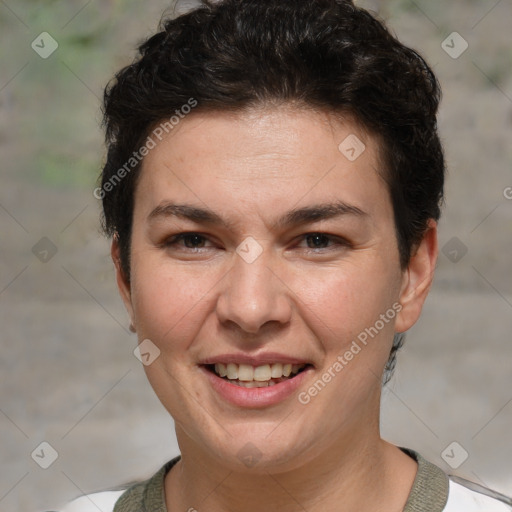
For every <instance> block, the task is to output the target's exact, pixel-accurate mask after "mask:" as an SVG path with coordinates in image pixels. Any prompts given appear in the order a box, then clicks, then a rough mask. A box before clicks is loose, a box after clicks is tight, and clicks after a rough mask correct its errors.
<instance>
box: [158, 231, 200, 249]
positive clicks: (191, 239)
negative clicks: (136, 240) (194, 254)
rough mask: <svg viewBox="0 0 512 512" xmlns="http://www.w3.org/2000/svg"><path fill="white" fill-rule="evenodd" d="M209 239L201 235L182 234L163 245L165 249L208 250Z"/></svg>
mask: <svg viewBox="0 0 512 512" xmlns="http://www.w3.org/2000/svg"><path fill="white" fill-rule="evenodd" d="M207 242H208V239H207V238H206V237H204V236H203V235H201V234H199V233H180V234H179V235H174V236H172V237H171V238H169V239H167V240H166V241H165V242H164V243H163V244H162V245H163V246H164V247H181V248H186V249H192V250H197V249H206V248H207V247H205V244H206V243H207Z"/></svg>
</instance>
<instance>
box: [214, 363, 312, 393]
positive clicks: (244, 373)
mask: <svg viewBox="0 0 512 512" xmlns="http://www.w3.org/2000/svg"><path fill="white" fill-rule="evenodd" d="M305 366H306V365H305V364H290V363H287V364H282V363H274V364H263V365H261V366H256V367H254V366H251V365H250V364H240V365H238V364H234V363H228V364H223V363H217V364H216V365H215V373H216V374H217V375H219V376H220V377H227V378H228V379H229V380H238V383H239V384H240V385H241V386H243V387H264V386H263V384H262V385H260V383H266V384H265V385H269V386H272V385H275V382H272V380H271V379H280V378H281V377H289V376H290V375H291V374H296V373H297V372H298V371H299V370H301V369H302V368H304V367H305Z"/></svg>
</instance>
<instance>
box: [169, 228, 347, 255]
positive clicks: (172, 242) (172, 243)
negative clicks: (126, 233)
mask: <svg viewBox="0 0 512 512" xmlns="http://www.w3.org/2000/svg"><path fill="white" fill-rule="evenodd" d="M190 237H199V238H200V239H201V240H202V241H203V242H204V241H208V238H207V237H206V236H204V235H202V234H201V233H196V232H194V231H190V232H184V233H179V234H177V235H174V236H172V237H170V238H169V239H167V240H166V241H164V242H163V244H162V246H163V247H166V248H169V247H176V246H178V244H179V242H182V241H185V240H187V239H190ZM308 237H322V238H323V239H327V240H328V241H330V242H334V244H336V245H338V246H342V247H351V244H350V242H348V240H346V239H344V238H341V237H339V236H334V235H329V234H327V233H322V232H316V231H313V232H311V233H305V234H303V235H302V236H301V238H302V239H303V240H305V239H307V238H308ZM181 247H182V248H183V249H189V250H191V251H192V252H195V253H197V252H202V251H201V249H205V250H207V249H208V247H184V246H181ZM306 249H307V250H308V251H312V252H318V251H319V250H320V251H323V250H332V249H333V246H330V247H307V248H306Z"/></svg>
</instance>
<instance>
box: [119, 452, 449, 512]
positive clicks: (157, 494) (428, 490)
mask: <svg viewBox="0 0 512 512" xmlns="http://www.w3.org/2000/svg"><path fill="white" fill-rule="evenodd" d="M401 450H402V451H403V452H404V453H406V454H407V455H409V456H410V457H412V458H413V459H414V460H415V461H416V462H417V463H418V472H417V474H416V478H415V479H414V483H413V486H412V488H411V492H410V494H409V498H408V500H407V503H406V504H405V508H404V510H403V512H442V511H443V510H444V507H445V505H446V502H447V500H448V486H449V481H448V477H447V475H446V474H445V473H444V471H443V470H442V469H440V468H438V467H437V466H435V465H434V464H432V463H430V462H428V461H427V460H425V459H424V458H423V457H422V456H421V455H419V454H418V453H417V452H415V451H413V450H409V449H407V448H401ZM180 458H181V456H180V455H178V456H177V457H175V458H174V459H172V460H171V461H169V462H167V464H165V465H164V466H163V467H162V468H161V469H160V470H159V471H158V472H157V473H155V475H153V476H152V477H151V478H150V479H149V480H146V481H144V482H140V483H138V484H135V485H134V486H132V487H130V488H129V489H128V490H127V491H126V492H125V493H124V494H123V495H122V496H121V497H120V498H119V500H118V501H117V503H116V505H115V507H114V512H167V509H166V507H165V493H164V481H165V475H167V473H168V472H169V471H170V470H171V468H172V467H173V466H174V465H175V464H176V463H177V462H178V461H179V460H180Z"/></svg>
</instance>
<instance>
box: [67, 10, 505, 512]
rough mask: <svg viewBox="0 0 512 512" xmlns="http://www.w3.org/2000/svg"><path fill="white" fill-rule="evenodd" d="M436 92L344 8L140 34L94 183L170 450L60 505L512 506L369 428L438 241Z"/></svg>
mask: <svg viewBox="0 0 512 512" xmlns="http://www.w3.org/2000/svg"><path fill="white" fill-rule="evenodd" d="M439 97H440V90H439V86H438V83H437V80H436V78H435V76H434V74H433V73H432V71H431V69H430V68H429V67H428V65H427V64H426V63H425V61H424V60H423V59H422V58H421V57H420V56H419V55H418V54H417V53H416V52H414V51H413V50H411V49H409V48H407V47H405V46H403V45H402V44H401V43H399V42H398V41H397V40H396V39H395V38H394V37H393V36H392V35H391V34H390V33H389V32H388V31H387V30H386V29H385V27H384V26H383V25H382V24H381V23H380V22H379V21H377V20H376V19H375V18H374V17H372V16H371V15H370V14H369V13H368V12H366V11H364V10H362V9H360V8H357V7H355V6H354V5H353V4H352V2H349V1H342V0H318V1H316V2H307V1H305V0H295V1H293V2H292V1H283V0H260V1H255V0H245V1H242V0H224V1H220V2H210V1H206V0H205V1H204V2H203V4H202V5H201V6H200V7H198V8H196V9H194V10H192V11H190V12H189V13H187V14H184V15H182V16H180V17H178V18H176V19H173V20H168V21H166V22H165V23H164V24H163V27H162V31H161V32H159V33H157V34H155V35H154V36H153V37H151V38H149V39H148V40H147V41H146V42H145V43H144V44H143V45H142V46H141V47H140V56H139V58H138V59H137V60H136V61H135V62H134V63H133V64H132V65H130V66H128V67H126V68H124V69H123V70H121V71H120V72H119V73H118V74H117V75H116V79H115V80H114V81H113V83H112V84H110V86H109V87H108V88H107V90H106V94H105V126H106V134H107V144H108V158H107V162H106V164H105V167H104V170H103V174H102V183H101V187H98V189H97V190H96V191H95V194H96V195H97V197H99V198H101V199H102V201H103V209H104V227H105V231H106V233H107V234H108V235H110V236H112V251H111V252H112V258H113V261H114V263H115V266H116V273H117V283H118V287H119V291H120V294H121V296H122V298H123V301H124V303H125V305H126V308H127V311H128V313H129V315H130V318H131V328H132V330H133V331H134V332H137V335H138V339H139V343H140V345H139V350H140V357H141V360H142V362H143V364H144V368H145V371H146V373H147V376H148V379H149V381H150V383H151V385H152V387H153V389H154V390H155V393H156V394H157V396H158V397H159V399H160V400H161V402H162V404H163V405H164V406H165V407H166V409H167V410H168V411H169V413H170V414H171V415H172V417H173V418H174V421H175V425H176V436H177V439H178V444H179V447H180V452H181V455H180V456H179V457H177V458H175V459H173V460H172V461H170V462H169V463H168V464H166V465H165V466H164V467H163V468H161V469H160V470H159V471H158V472H157V473H156V474H155V475H154V476H153V477H152V478H151V479H149V480H148V481H146V482H142V483H140V484H137V485H135V486H132V487H130V488H129V489H122V490H119V491H112V492H109V493H100V494H98V495H92V496H89V497H85V498H82V499H80V500H78V501H76V502H74V503H73V504H71V505H70V508H68V509H65V510H66V511H68V510H70V511H71V510H72V511H75V510H79V511H82V510H95V509H96V507H94V506H93V505H92V504H91V500H93V501H95V502H96V504H97V506H98V507H99V508H100V509H101V510H103V511H107V510H108V511H110V510H114V511H115V512H127V511H139V510H140V511H143V510H144V511H146V510H147V511H150V510H151V511H156V510H158V511H165V510H167V511H169V512H173V511H178V510H183V511H185V510H187V511H194V510H199V511H200V510H203V509H204V510H209V511H212V512H220V511H228V510H231V511H238V510H245V511H260V510H280V511H295V510H307V511H309V512H316V511H319V510H322V511H331V510H332V511H335V510H345V511H352V510H354V511H356V510H357V511H358V512H361V511H366V510H368V511H378V510H382V511H395V510H396V511H400V510H404V511H429V512H438V511H439V512H440V511H446V512H455V511H460V512H462V511H464V512H470V511H477V510H485V511H505V510H511V509H510V507H508V506H507V505H506V504H505V503H504V501H501V500H500V499H497V498H493V497H491V496H488V495H486V494H485V493H482V492H476V491H474V490H470V489H469V488H468V487H467V486H465V485H462V484H461V483H456V482H455V481H454V480H452V479H449V478H448V476H447V475H446V474H445V473H444V472H443V471H442V470H441V469H440V468H438V467H437V466H435V465H433V464H431V463H429V462H427V461H426V460H425V459H423V458H422V457H421V456H420V455H419V454H418V453H416V452H414V451H412V450H407V449H404V448H399V447H396V446H394V445H391V444H390V443H388V442H386V441H384V440H383V439H382V438H381V436H380V432H379V409H380V396H381V387H382V384H383V382H384V383H385V382H386V381H387V380H388V379H389V377H390V374H391V372H392V370H393V367H394V364H395V357H396V351H397V349H398V348H399V347H400V345H401V342H402V335H403V333H405V332H406V331H407V330H408V329H409V328H410V327H411V326H412V325H414V323H415V322H416V320H417V319H418V317H419V315H420V312H421V309H422V306H423V303H424V300H425V298H426V296H427V294H428V291H429V288H430V286H431V283H432V278H433V272H434V268H435V264H436V258H437V253H438V247H437V231H436V229H437V221H438V219H439V215H440V203H441V201H442V197H443V182H444V159H443V152H442V148H441V144H440V142H439V138H438V135H437V128H436V112H437V108H438V103H439ZM487 494H490V492H489V493H487Z"/></svg>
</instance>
